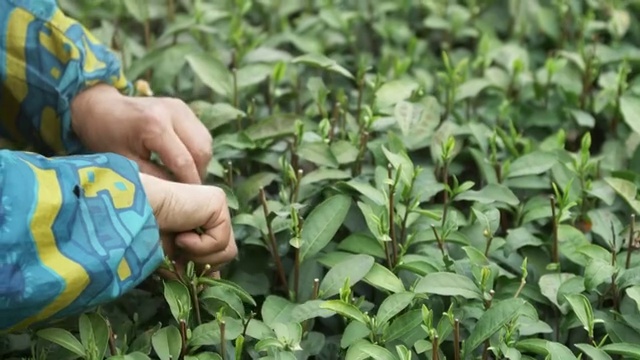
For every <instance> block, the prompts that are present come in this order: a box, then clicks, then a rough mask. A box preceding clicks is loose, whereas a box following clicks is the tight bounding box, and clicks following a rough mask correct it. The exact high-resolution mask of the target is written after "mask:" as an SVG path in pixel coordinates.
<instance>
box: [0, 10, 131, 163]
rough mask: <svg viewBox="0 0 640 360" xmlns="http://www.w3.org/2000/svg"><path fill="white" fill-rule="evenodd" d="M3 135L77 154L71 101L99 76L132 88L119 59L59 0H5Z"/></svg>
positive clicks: (0, 55)
mask: <svg viewBox="0 0 640 360" xmlns="http://www.w3.org/2000/svg"><path fill="white" fill-rule="evenodd" d="M0 82H2V87H1V92H0V109H2V113H1V115H0V137H5V138H9V139H11V140H12V141H14V142H16V143H17V145H18V146H27V145H30V146H34V147H35V148H36V149H37V151H38V152H40V153H45V154H58V155H61V154H74V153H77V152H79V151H81V150H82V145H81V144H80V142H79V141H78V139H77V138H76V137H75V136H74V134H73V132H72V131H71V113H70V102H71V99H73V98H74V96H75V95H77V94H78V93H79V92H80V91H81V90H82V89H84V88H85V87H87V86H90V85H93V84H96V83H98V82H103V83H108V84H111V85H113V86H115V87H116V88H118V89H119V90H120V91H123V92H126V93H131V92H132V91H133V86H132V85H131V83H130V82H129V81H127V79H126V78H125V76H124V73H123V70H122V66H121V64H120V61H119V60H118V58H117V57H116V56H115V54H114V53H113V52H111V51H110V50H109V49H108V48H107V47H105V46H103V45H101V44H100V43H99V42H98V40H97V39H96V38H95V37H94V36H93V35H92V34H91V33H90V32H89V31H88V30H87V29H86V28H84V27H83V26H82V25H81V24H80V23H78V22H77V21H75V20H73V19H71V18H68V17H66V16H65V14H64V13H63V12H62V11H61V10H60V8H59V7H58V6H57V5H56V1H55V0H0Z"/></svg>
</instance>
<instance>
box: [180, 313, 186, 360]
mask: <svg viewBox="0 0 640 360" xmlns="http://www.w3.org/2000/svg"><path fill="white" fill-rule="evenodd" d="M180 339H181V343H182V347H181V350H180V360H182V359H184V356H185V355H186V354H187V323H186V322H185V321H184V320H180Z"/></svg>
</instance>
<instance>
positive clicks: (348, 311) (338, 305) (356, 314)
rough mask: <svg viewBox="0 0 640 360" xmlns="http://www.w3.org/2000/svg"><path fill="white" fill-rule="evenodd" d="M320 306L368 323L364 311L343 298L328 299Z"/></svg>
mask: <svg viewBox="0 0 640 360" xmlns="http://www.w3.org/2000/svg"><path fill="white" fill-rule="evenodd" d="M320 307H321V308H323V309H327V310H331V311H333V312H335V313H338V314H340V315H342V316H344V317H346V318H348V319H351V320H354V321H358V322H361V323H363V324H367V318H366V316H365V315H364V314H363V313H362V311H360V309H358V308H357V307H355V306H353V305H351V304H347V303H345V302H342V301H341V300H327V301H325V302H324V303H322V305H320Z"/></svg>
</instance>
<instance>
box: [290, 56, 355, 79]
mask: <svg viewBox="0 0 640 360" xmlns="http://www.w3.org/2000/svg"><path fill="white" fill-rule="evenodd" d="M291 62H292V63H293V64H298V63H300V64H308V65H314V66H317V67H320V68H322V69H327V70H330V71H333V72H335V73H338V74H340V75H342V76H344V77H346V78H349V79H353V78H354V77H353V74H351V73H350V72H349V70H347V69H345V68H344V67H342V66H340V65H339V64H338V63H337V62H336V61H334V60H331V59H329V58H328V57H326V56H324V55H322V54H304V55H301V56H298V57H296V58H294V59H293V60H291Z"/></svg>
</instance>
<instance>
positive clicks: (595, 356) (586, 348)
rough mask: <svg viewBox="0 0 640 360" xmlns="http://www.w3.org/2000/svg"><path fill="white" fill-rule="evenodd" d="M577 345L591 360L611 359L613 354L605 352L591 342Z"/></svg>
mask: <svg viewBox="0 0 640 360" xmlns="http://www.w3.org/2000/svg"><path fill="white" fill-rule="evenodd" d="M575 347H577V348H578V349H580V351H582V352H583V353H584V354H585V355H587V356H588V357H589V358H590V359H591V360H611V356H609V354H607V353H606V352H604V351H603V350H602V349H598V348H596V347H594V346H592V345H589V344H575Z"/></svg>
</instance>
